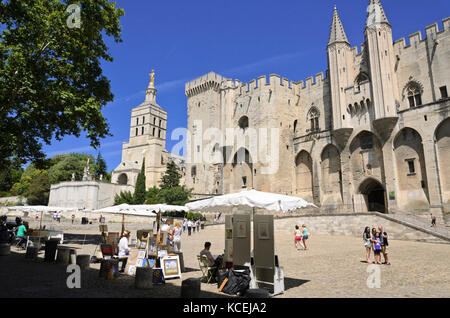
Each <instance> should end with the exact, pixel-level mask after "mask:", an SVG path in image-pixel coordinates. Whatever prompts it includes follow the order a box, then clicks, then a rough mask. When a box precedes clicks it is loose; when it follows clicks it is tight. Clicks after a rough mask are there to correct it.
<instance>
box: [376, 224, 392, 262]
mask: <svg viewBox="0 0 450 318" xmlns="http://www.w3.org/2000/svg"><path fill="white" fill-rule="evenodd" d="M378 230H379V231H380V245H381V253H382V254H383V257H384V263H383V264H386V265H391V262H389V251H388V247H389V241H388V235H387V233H386V232H384V231H383V227H382V226H381V225H380V226H379V227H378Z"/></svg>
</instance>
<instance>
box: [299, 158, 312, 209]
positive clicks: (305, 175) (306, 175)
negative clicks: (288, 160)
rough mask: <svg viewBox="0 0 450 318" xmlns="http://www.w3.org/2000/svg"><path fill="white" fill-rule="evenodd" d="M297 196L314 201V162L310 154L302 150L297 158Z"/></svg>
mask: <svg viewBox="0 0 450 318" xmlns="http://www.w3.org/2000/svg"><path fill="white" fill-rule="evenodd" d="M295 172H296V173H295V175H296V191H295V192H296V194H297V195H299V196H300V197H302V198H303V199H305V200H307V201H310V202H312V201H313V162H312V158H311V155H310V154H309V152H307V151H305V150H302V151H300V153H299V154H298V155H297V157H296V158H295Z"/></svg>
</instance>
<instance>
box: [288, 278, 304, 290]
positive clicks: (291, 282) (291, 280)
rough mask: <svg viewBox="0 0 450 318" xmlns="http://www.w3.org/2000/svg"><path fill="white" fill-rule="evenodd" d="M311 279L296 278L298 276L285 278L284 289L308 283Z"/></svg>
mask: <svg viewBox="0 0 450 318" xmlns="http://www.w3.org/2000/svg"><path fill="white" fill-rule="evenodd" d="M308 282H309V280H303V279H296V278H286V277H285V278H284V290H285V291H286V290H288V289H291V288H295V287H299V286H301V285H303V284H306V283H308Z"/></svg>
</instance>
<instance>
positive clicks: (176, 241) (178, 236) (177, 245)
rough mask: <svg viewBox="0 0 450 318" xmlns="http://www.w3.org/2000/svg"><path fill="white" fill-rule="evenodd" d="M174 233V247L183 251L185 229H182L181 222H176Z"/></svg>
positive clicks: (178, 250)
mask: <svg viewBox="0 0 450 318" xmlns="http://www.w3.org/2000/svg"><path fill="white" fill-rule="evenodd" d="M172 233H173V234H172V237H173V244H174V247H175V248H176V251H177V252H181V234H182V233H183V231H182V230H181V226H180V222H176V223H175V228H174V229H173V231H172Z"/></svg>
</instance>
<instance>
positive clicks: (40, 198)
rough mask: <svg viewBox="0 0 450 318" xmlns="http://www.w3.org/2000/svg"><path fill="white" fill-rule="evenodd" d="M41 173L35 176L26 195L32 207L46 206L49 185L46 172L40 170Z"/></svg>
mask: <svg viewBox="0 0 450 318" xmlns="http://www.w3.org/2000/svg"><path fill="white" fill-rule="evenodd" d="M40 171H41V173H40V174H39V175H37V176H36V177H35V178H34V179H33V180H32V181H31V183H30V186H29V188H28V194H27V196H26V198H27V200H28V202H29V203H30V204H32V205H47V204H48V198H49V195H50V183H49V181H48V174H47V171H46V170H40Z"/></svg>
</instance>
